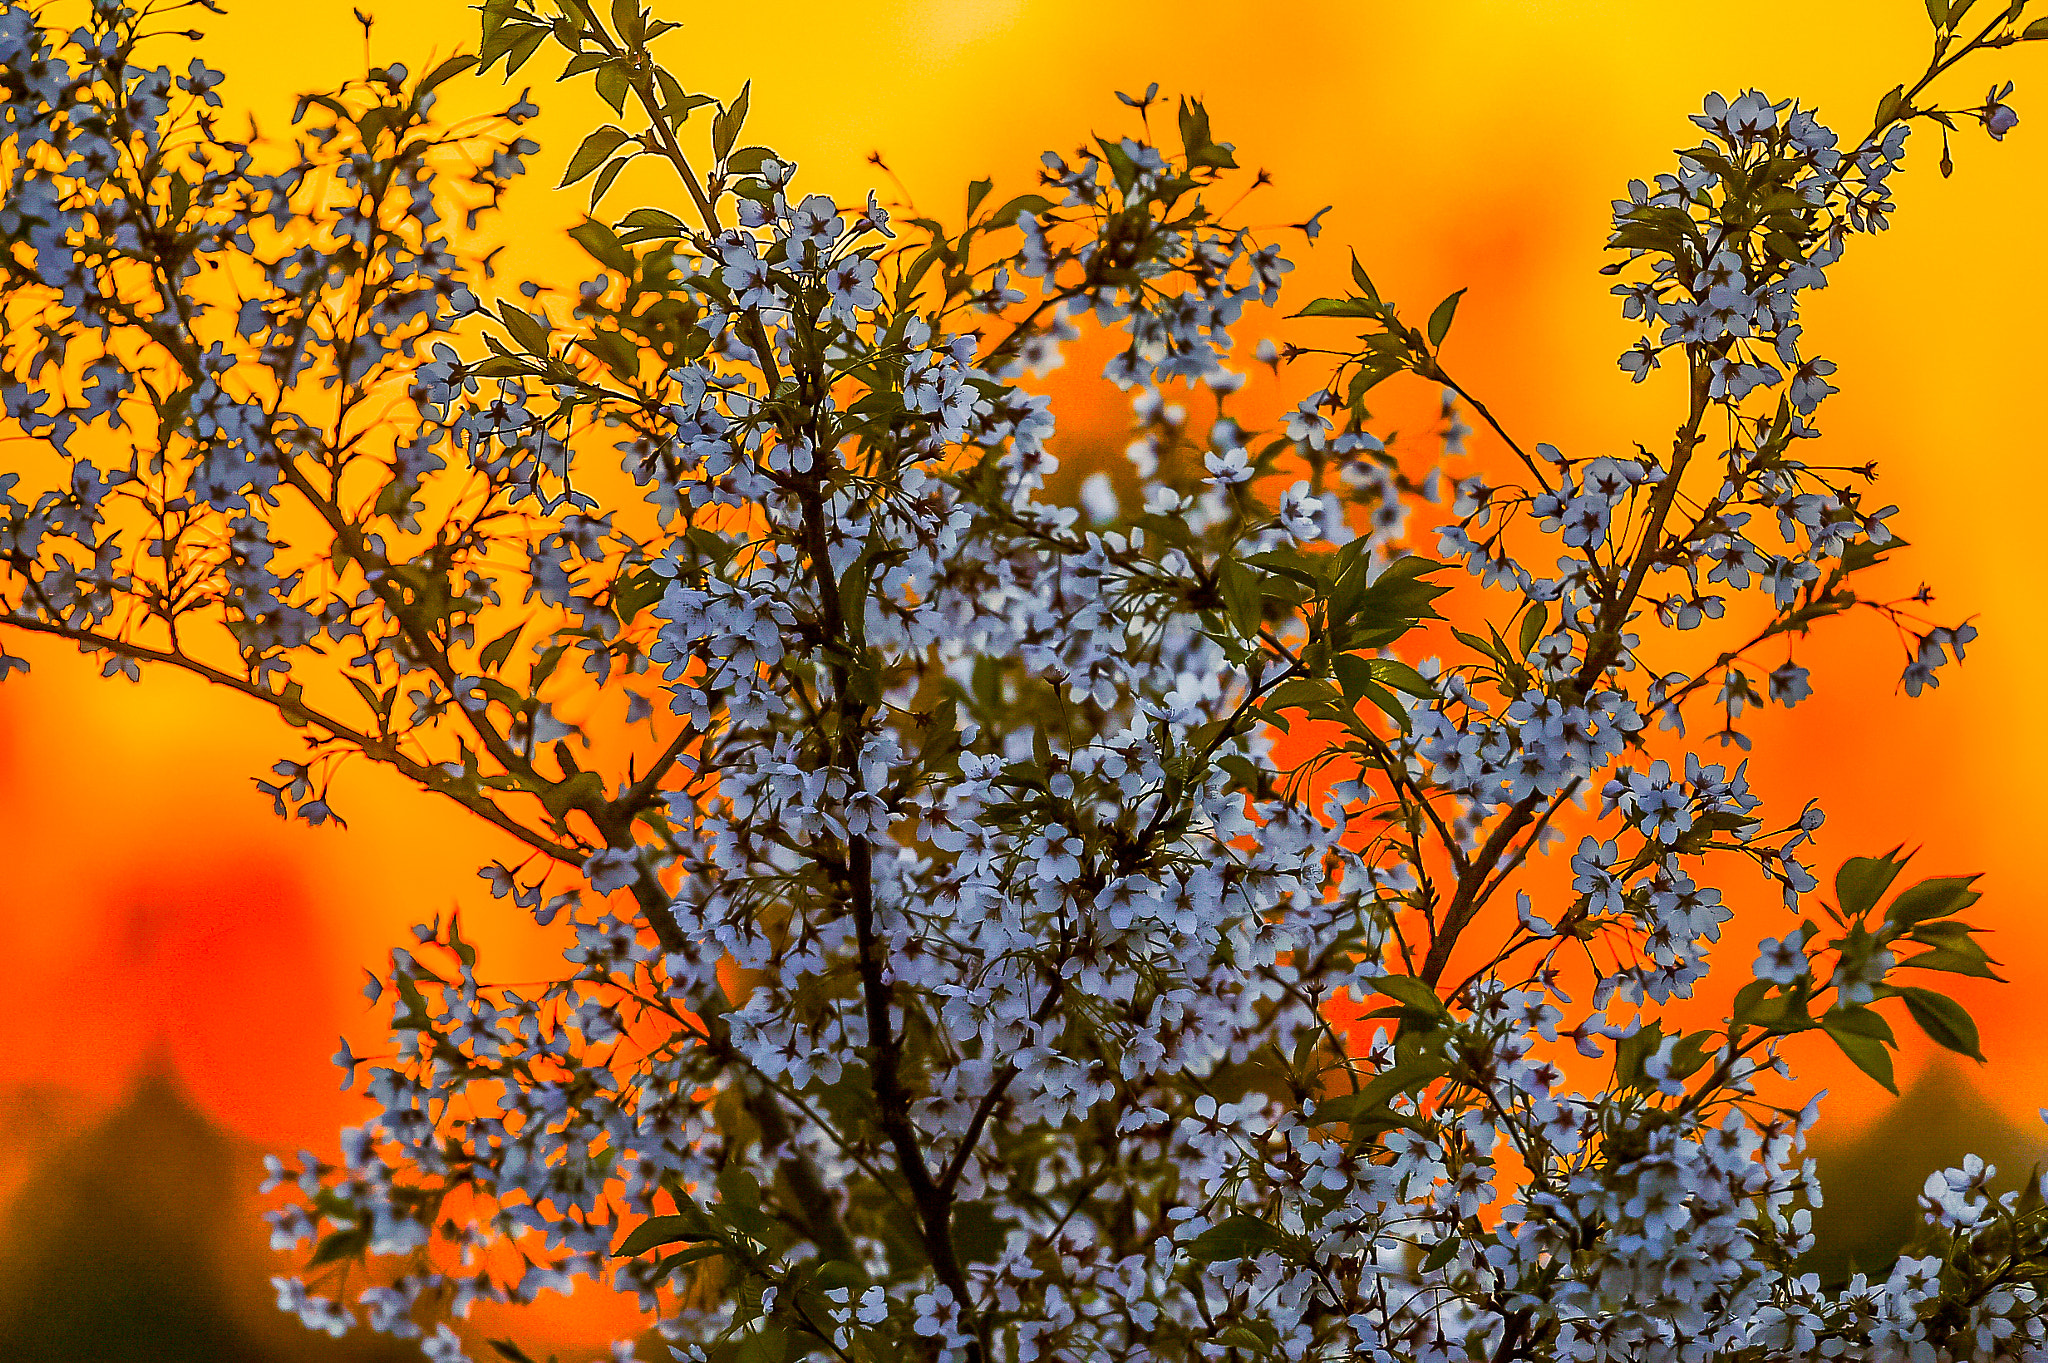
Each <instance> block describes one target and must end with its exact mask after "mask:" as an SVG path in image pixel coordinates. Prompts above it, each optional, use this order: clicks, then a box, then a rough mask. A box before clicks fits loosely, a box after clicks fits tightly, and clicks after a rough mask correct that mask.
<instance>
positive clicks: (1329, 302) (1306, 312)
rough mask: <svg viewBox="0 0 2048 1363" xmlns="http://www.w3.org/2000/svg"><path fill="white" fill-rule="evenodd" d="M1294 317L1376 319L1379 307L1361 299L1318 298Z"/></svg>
mask: <svg viewBox="0 0 2048 1363" xmlns="http://www.w3.org/2000/svg"><path fill="white" fill-rule="evenodd" d="M1294 315H1295V316H1296V317H1377V316H1379V315H1380V305H1379V304H1377V303H1374V302H1370V301H1368V300H1366V299H1363V298H1318V299H1316V301H1315V302H1313V303H1310V304H1309V305H1308V306H1307V307H1305V308H1303V309H1302V310H1301V311H1300V312H1297V313H1295V314H1294Z"/></svg>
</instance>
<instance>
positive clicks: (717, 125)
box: [711, 80, 754, 161]
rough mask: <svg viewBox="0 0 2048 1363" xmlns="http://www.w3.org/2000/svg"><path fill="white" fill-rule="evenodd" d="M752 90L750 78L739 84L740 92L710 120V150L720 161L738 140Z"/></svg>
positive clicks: (744, 123)
mask: <svg viewBox="0 0 2048 1363" xmlns="http://www.w3.org/2000/svg"><path fill="white" fill-rule="evenodd" d="M753 92H754V82H753V81H751V80H750V81H748V82H746V83H745V84H744V85H742V86H740V92H739V94H737V95H735V96H734V97H733V101H732V103H730V104H728V105H726V106H725V107H724V108H723V109H721V110H719V111H718V116H717V117H715V118H713V119H712V120H711V150H712V152H713V153H714V154H715V155H716V156H717V157H718V159H719V160H721V161H723V160H724V159H725V158H726V157H727V156H729V155H731V153H732V148H733V143H735V142H737V141H739V136H740V129H741V128H742V127H744V126H745V125H746V122H747V104H748V102H749V100H750V99H751V98H752V96H753Z"/></svg>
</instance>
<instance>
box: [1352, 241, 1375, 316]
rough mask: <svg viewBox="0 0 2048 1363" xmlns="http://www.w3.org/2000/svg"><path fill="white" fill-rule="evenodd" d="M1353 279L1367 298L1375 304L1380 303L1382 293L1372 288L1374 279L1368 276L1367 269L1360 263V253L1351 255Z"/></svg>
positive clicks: (1354, 252)
mask: <svg viewBox="0 0 2048 1363" xmlns="http://www.w3.org/2000/svg"><path fill="white" fill-rule="evenodd" d="M1351 279H1352V282H1353V283H1355V284H1357V285H1358V287H1359V289H1360V291H1362V292H1363V293H1364V294H1365V296H1366V297H1367V298H1370V299H1371V300H1372V301H1373V302H1375V303H1377V302H1379V301H1380V291H1379V290H1378V289H1375V288H1374V287H1373V286H1372V279H1371V277H1370V276H1368V275H1367V274H1366V272H1365V267H1364V266H1363V265H1360V264H1359V263H1358V252H1356V251H1353V252H1352V253H1351Z"/></svg>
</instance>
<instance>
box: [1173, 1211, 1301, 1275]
mask: <svg viewBox="0 0 2048 1363" xmlns="http://www.w3.org/2000/svg"><path fill="white" fill-rule="evenodd" d="M1286 1245H1287V1237H1286V1236H1284V1235H1282V1234H1281V1233H1280V1232H1279V1231H1278V1230H1277V1229H1275V1228H1274V1227H1272V1226H1269V1225H1267V1224H1266V1223H1265V1222H1264V1221H1261V1220H1259V1218H1258V1217H1256V1216H1233V1217H1229V1218H1227V1219H1226V1220H1224V1221H1223V1222H1221V1223H1220V1224H1218V1225H1214V1226H1211V1227H1209V1229H1207V1230H1205V1231H1203V1232H1202V1233H1201V1234H1200V1235H1198V1236H1196V1237H1195V1238H1194V1240H1193V1241H1192V1242H1191V1243H1190V1244H1189V1245H1188V1247H1187V1253H1188V1257H1189V1258H1190V1259H1193V1260H1195V1261H1197V1262H1198V1263H1205V1264H1214V1263H1221V1262H1223V1261H1225V1260H1229V1259H1248V1258H1251V1257H1252V1256H1253V1255H1255V1254H1264V1253H1266V1252H1267V1251H1268V1250H1278V1249H1284V1248H1286Z"/></svg>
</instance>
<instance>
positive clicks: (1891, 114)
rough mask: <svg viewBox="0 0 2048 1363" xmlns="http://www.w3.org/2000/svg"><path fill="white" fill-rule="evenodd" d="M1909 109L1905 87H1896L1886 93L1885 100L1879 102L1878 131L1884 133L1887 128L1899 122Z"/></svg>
mask: <svg viewBox="0 0 2048 1363" xmlns="http://www.w3.org/2000/svg"><path fill="white" fill-rule="evenodd" d="M1907 108H1908V101H1907V99H1906V87H1905V86H1903V85H1894V86H1893V87H1892V88H1891V89H1889V90H1887V91H1885V92H1884V98H1883V99H1880V100H1879V101H1878V102H1877V130H1878V131H1879V132H1883V131H1884V130H1885V129H1886V128H1887V127H1889V126H1891V125H1892V124H1893V123H1896V122H1898V120H1899V117H1900V115H1902V114H1904V113H1905V112H1906V109H1907Z"/></svg>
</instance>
